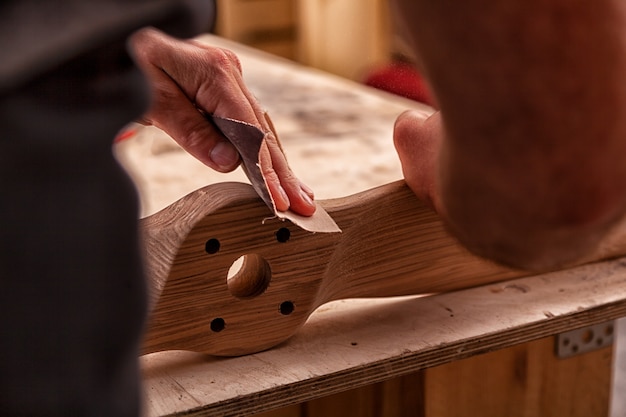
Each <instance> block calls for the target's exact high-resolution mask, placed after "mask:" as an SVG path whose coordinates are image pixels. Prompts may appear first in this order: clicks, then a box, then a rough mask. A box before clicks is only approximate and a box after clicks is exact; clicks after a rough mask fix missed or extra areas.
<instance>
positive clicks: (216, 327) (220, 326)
mask: <svg viewBox="0 0 626 417" xmlns="http://www.w3.org/2000/svg"><path fill="white" fill-rule="evenodd" d="M225 327H226V322H225V321H224V319H223V318H221V317H218V318H215V319H213V320H211V331H214V332H215V333H218V332H221V331H222V330H224V328H225Z"/></svg>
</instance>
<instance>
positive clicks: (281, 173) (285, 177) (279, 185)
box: [259, 135, 316, 216]
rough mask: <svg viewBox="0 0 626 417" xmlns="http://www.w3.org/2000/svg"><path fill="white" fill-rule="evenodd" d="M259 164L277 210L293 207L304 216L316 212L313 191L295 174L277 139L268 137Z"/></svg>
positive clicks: (293, 209)
mask: <svg viewBox="0 0 626 417" xmlns="http://www.w3.org/2000/svg"><path fill="white" fill-rule="evenodd" d="M268 136H270V135H268ZM259 165H260V167H261V172H262V173H263V178H265V183H266V185H267V188H268V190H269V192H270V194H271V195H272V199H273V200H274V204H275V205H276V209H277V210H279V211H286V210H287V209H291V210H292V211H294V212H296V213H298V214H301V215H303V216H311V215H313V213H315V208H316V207H315V203H313V198H314V195H313V191H312V190H311V189H310V188H309V187H307V186H306V185H305V184H303V183H302V182H300V180H299V179H298V178H297V177H296V176H295V175H294V174H293V172H292V171H291V169H290V168H289V165H288V164H287V159H286V158H285V156H284V154H283V152H282V150H281V149H280V147H279V143H278V142H277V141H273V140H268V138H267V137H266V140H265V142H264V143H263V146H262V147H261V152H260V154H259Z"/></svg>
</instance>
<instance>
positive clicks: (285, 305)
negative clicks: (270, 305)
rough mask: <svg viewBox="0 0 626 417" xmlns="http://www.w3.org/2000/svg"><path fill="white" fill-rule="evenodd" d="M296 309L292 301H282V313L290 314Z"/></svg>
mask: <svg viewBox="0 0 626 417" xmlns="http://www.w3.org/2000/svg"><path fill="white" fill-rule="evenodd" d="M295 309H296V306H295V305H294V304H293V302H292V301H284V302H282V303H280V307H279V310H280V314H282V315H283V316H288V315H290V314H291V313H293V311H294V310H295Z"/></svg>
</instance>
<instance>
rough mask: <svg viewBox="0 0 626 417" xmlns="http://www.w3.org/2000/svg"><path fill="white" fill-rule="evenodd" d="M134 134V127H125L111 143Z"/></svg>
mask: <svg viewBox="0 0 626 417" xmlns="http://www.w3.org/2000/svg"><path fill="white" fill-rule="evenodd" d="M133 136H135V129H126V130H123V131H121V132H120V133H119V134H118V135H117V136H116V137H115V139H114V140H113V143H119V142H121V141H123V140H126V139H130V138H132V137H133Z"/></svg>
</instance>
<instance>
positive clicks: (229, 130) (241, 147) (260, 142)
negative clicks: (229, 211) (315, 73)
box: [207, 113, 341, 233]
mask: <svg viewBox="0 0 626 417" xmlns="http://www.w3.org/2000/svg"><path fill="white" fill-rule="evenodd" d="M207 118H209V119H210V120H212V121H213V123H215V125H216V126H217V127H218V128H219V130H220V131H221V132H222V134H224V136H226V137H227V138H228V140H229V141H230V142H231V143H232V144H233V145H234V146H235V147H236V148H237V150H238V151H239V155H241V159H242V161H243V170H244V171H245V173H246V175H247V176H248V178H249V179H250V182H251V183H252V186H253V187H254V189H255V190H256V192H257V193H258V194H259V196H260V197H261V198H262V199H263V201H264V202H265V204H267V205H268V206H269V207H270V209H272V210H273V211H274V213H275V215H276V216H277V217H279V218H281V219H288V220H291V222H293V223H295V224H297V225H298V226H300V227H301V228H303V229H305V230H308V231H310V232H325V233H332V232H340V231H341V230H340V229H339V227H338V226H337V224H336V223H335V222H334V221H333V219H332V218H331V217H330V216H329V215H328V213H326V211H324V209H323V208H321V207H320V206H316V209H315V212H314V213H313V214H312V215H310V216H303V215H300V214H298V213H295V212H294V211H292V210H289V209H287V210H280V209H278V208H277V204H276V203H275V202H274V199H273V198H272V193H270V192H269V188H270V187H271V185H270V184H269V183H268V180H267V178H266V173H267V172H274V170H273V169H272V168H268V165H269V164H271V163H273V161H272V160H268V158H272V156H273V155H276V154H277V153H278V152H279V153H280V154H281V155H280V156H281V157H282V160H281V161H280V163H284V164H286V163H287V159H286V158H285V157H284V154H283V151H282V148H281V147H280V141H279V140H278V135H277V134H276V131H275V130H274V126H273V124H272V121H271V120H270V118H269V117H268V116H267V113H266V114H265V118H266V120H267V122H268V124H269V126H270V129H271V130H270V131H269V132H265V133H264V132H263V131H261V130H260V129H258V128H257V127H255V126H252V125H250V124H248V123H245V122H242V121H240V120H233V119H226V118H222V117H216V116H207ZM270 135H273V137H272V139H273V140H272V143H267V138H268V136H270ZM269 146H276V147H277V148H278V149H271V150H270V149H268V148H267V147H269ZM266 164H267V165H266ZM285 168H288V167H285ZM274 180H275V181H277V180H278V179H277V178H275V179H274Z"/></svg>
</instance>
